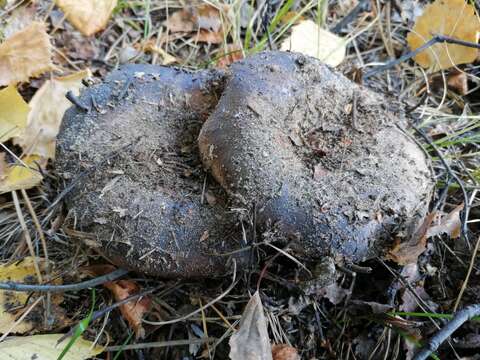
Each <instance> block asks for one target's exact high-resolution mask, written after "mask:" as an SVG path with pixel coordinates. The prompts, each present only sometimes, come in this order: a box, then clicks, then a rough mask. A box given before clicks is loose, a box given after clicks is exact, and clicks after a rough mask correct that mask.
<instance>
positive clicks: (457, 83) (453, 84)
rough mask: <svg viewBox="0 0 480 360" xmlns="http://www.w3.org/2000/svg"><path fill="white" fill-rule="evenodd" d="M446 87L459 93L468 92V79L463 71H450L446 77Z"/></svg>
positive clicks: (464, 93)
mask: <svg viewBox="0 0 480 360" xmlns="http://www.w3.org/2000/svg"><path fill="white" fill-rule="evenodd" d="M447 85H448V88H449V89H451V90H453V91H455V92H456V93H457V94H459V95H466V94H467V93H468V79H467V74H466V73H465V72H464V71H458V70H456V69H455V71H452V72H451V73H450V74H448V78H447Z"/></svg>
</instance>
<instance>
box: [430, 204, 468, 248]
mask: <svg viewBox="0 0 480 360" xmlns="http://www.w3.org/2000/svg"><path fill="white" fill-rule="evenodd" d="M462 210H463V203H462V204H460V205H458V206H457V207H456V208H455V209H453V210H452V211H451V212H450V213H449V214H448V215H447V216H445V217H444V218H442V220H441V222H440V224H438V225H435V226H432V227H430V228H429V229H428V231H427V237H432V236H435V235H440V234H448V235H449V236H450V237H451V238H452V239H456V238H458V237H460V233H461V227H462V221H461V220H460V213H461V211H462Z"/></svg>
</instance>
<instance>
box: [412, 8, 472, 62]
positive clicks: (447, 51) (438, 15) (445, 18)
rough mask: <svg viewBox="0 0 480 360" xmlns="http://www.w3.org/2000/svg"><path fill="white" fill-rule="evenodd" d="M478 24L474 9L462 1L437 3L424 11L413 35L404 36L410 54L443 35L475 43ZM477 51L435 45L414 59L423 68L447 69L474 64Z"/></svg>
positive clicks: (447, 45)
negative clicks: (410, 51)
mask: <svg viewBox="0 0 480 360" xmlns="http://www.w3.org/2000/svg"><path fill="white" fill-rule="evenodd" d="M479 31H480V21H479V19H478V18H477V16H476V15H475V7H474V6H473V5H470V4H468V3H467V2H466V1H465V0H436V1H435V2H434V3H432V4H429V5H427V6H426V7H425V9H424V11H423V14H422V16H420V17H419V18H418V19H417V21H416V23H415V26H414V27H413V29H412V31H411V32H410V33H409V34H408V36H407V42H408V45H409V46H410V48H411V49H412V50H416V49H418V48H419V47H420V46H422V45H423V44H425V43H426V42H427V41H429V40H430V39H431V38H432V37H433V36H434V35H446V36H449V37H453V38H456V39H459V40H463V41H468V42H473V43H476V42H477V34H478V32H479ZM477 53H478V50H477V49H474V48H469V47H466V46H461V45H454V44H435V45H433V46H431V47H430V48H429V49H427V50H424V51H422V52H421V53H419V54H418V55H416V56H415V57H414V60H415V61H416V62H417V63H418V64H419V65H420V66H422V67H424V68H428V67H432V68H433V69H434V70H439V69H448V68H449V67H452V66H454V65H459V64H468V63H471V62H473V61H474V60H475V58H476V57H477Z"/></svg>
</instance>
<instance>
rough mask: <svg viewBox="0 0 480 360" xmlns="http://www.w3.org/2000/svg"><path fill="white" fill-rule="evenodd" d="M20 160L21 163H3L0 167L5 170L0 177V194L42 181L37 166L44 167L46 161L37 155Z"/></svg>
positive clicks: (27, 187)
mask: <svg viewBox="0 0 480 360" xmlns="http://www.w3.org/2000/svg"><path fill="white" fill-rule="evenodd" d="M21 160H22V162H21V163H15V164H12V165H7V164H5V162H4V163H3V165H2V167H4V168H6V171H5V172H4V173H3V174H2V177H0V194H3V193H6V192H10V191H13V190H19V189H30V188H32V187H34V186H37V185H38V184H40V182H41V181H42V179H43V176H42V174H41V173H40V171H39V170H38V168H39V167H40V168H44V167H45V166H46V164H47V162H46V161H45V160H44V159H43V158H41V157H40V156H37V155H31V156H26V157H24V158H22V159H21ZM3 161H5V159H3Z"/></svg>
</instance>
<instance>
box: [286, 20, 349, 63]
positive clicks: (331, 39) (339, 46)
mask: <svg viewBox="0 0 480 360" xmlns="http://www.w3.org/2000/svg"><path fill="white" fill-rule="evenodd" d="M280 50H282V51H294V52H298V53H302V54H305V55H309V56H313V57H316V58H317V59H319V60H321V61H323V62H324V63H326V64H328V65H330V66H337V65H339V64H340V63H341V62H342V61H343V59H344V58H345V52H346V41H345V39H343V38H341V37H339V36H337V35H335V34H332V33H331V32H329V31H327V30H324V29H322V28H321V27H319V26H318V25H317V24H316V23H315V22H314V21H312V20H304V21H302V22H300V23H299V24H298V25H294V26H292V33H291V35H290V36H289V37H288V38H287V39H285V40H284V41H283V42H282V45H281V47H280Z"/></svg>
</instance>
